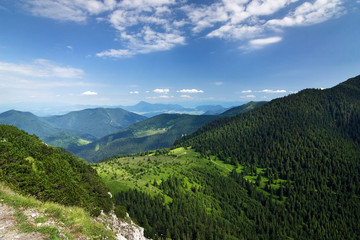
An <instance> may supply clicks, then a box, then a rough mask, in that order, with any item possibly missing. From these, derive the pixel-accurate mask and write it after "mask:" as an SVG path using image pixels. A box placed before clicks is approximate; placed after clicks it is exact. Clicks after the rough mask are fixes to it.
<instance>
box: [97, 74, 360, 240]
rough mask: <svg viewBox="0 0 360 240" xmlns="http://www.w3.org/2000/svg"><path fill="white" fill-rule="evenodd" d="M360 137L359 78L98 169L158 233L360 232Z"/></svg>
mask: <svg viewBox="0 0 360 240" xmlns="http://www.w3.org/2000/svg"><path fill="white" fill-rule="evenodd" d="M359 136H360V77H356V78H353V79H350V80H348V81H346V82H344V83H342V84H339V85H338V86H336V87H334V88H332V89H327V90H316V89H308V90H304V91H301V92H299V93H298V94H294V95H290V96H288V97H284V98H281V99H276V100H273V101H271V102H269V103H268V104H265V105H263V106H262V107H259V108H257V109H255V110H253V111H250V112H248V113H245V114H240V115H238V116H236V117H232V118H224V119H220V120H216V121H214V122H211V123H209V124H208V125H206V126H204V127H202V128H200V129H199V130H198V131H196V132H195V133H193V134H191V135H189V136H186V137H183V138H181V139H180V140H178V141H177V146H176V147H173V148H172V149H171V150H170V149H162V150H157V151H154V152H147V153H142V154H137V155H132V156H122V157H114V158H111V159H109V160H107V161H104V162H101V163H98V164H95V165H94V168H95V169H96V170H97V171H98V173H99V175H100V176H101V177H102V178H103V179H104V180H105V181H106V184H107V186H108V187H109V188H110V189H111V191H112V192H113V193H114V195H115V199H116V204H117V205H118V206H123V207H126V208H127V210H128V212H129V213H130V215H131V216H132V217H133V218H136V219H137V220H138V221H139V223H140V224H141V225H142V226H144V227H145V230H146V234H147V235H148V236H149V237H151V238H153V239H163V238H164V237H166V238H172V239H358V236H360V229H359V225H360V220H359V219H360V209H359V207H358V206H360V148H359V143H360V141H359ZM194 150H196V151H194Z"/></svg>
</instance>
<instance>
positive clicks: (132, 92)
mask: <svg viewBox="0 0 360 240" xmlns="http://www.w3.org/2000/svg"><path fill="white" fill-rule="evenodd" d="M129 93H130V94H139V93H140V92H139V91H130V92H129Z"/></svg>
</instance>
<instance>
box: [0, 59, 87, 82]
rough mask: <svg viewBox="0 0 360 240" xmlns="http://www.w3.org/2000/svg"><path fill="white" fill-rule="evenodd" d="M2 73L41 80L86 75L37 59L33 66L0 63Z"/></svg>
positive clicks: (76, 69)
mask: <svg viewBox="0 0 360 240" xmlns="http://www.w3.org/2000/svg"><path fill="white" fill-rule="evenodd" d="M0 72H8V73H12V74H16V75H23V76H28V77H40V78H48V77H56V78H81V77H82V76H83V75H84V71H83V70H82V69H78V68H72V67H62V66H59V65H56V64H55V63H52V62H51V61H49V60H46V59H37V60H35V61H33V62H32V63H31V64H16V63H9V62H0Z"/></svg>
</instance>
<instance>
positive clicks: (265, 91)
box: [259, 89, 286, 93]
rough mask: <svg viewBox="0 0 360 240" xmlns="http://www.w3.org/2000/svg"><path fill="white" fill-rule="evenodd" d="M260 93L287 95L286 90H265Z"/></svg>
mask: <svg viewBox="0 0 360 240" xmlns="http://www.w3.org/2000/svg"><path fill="white" fill-rule="evenodd" d="M259 92H262V93H286V90H270V89H264V90H261V91H259Z"/></svg>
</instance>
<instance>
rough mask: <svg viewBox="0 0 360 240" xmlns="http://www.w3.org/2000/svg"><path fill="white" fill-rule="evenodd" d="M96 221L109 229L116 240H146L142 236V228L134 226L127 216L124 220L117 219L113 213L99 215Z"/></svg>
mask: <svg viewBox="0 0 360 240" xmlns="http://www.w3.org/2000/svg"><path fill="white" fill-rule="evenodd" d="M97 221H99V222H102V223H103V224H105V225H106V226H107V227H108V228H109V229H111V230H112V231H113V232H114V234H115V235H116V238H117V239H118V240H147V238H145V236H144V228H142V227H140V226H138V225H136V224H135V223H134V222H133V221H132V220H131V218H130V217H129V214H126V217H125V218H124V219H119V218H118V217H117V216H116V215H115V214H114V213H110V214H109V215H107V214H104V213H101V215H100V216H99V217H98V218H97Z"/></svg>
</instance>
